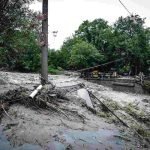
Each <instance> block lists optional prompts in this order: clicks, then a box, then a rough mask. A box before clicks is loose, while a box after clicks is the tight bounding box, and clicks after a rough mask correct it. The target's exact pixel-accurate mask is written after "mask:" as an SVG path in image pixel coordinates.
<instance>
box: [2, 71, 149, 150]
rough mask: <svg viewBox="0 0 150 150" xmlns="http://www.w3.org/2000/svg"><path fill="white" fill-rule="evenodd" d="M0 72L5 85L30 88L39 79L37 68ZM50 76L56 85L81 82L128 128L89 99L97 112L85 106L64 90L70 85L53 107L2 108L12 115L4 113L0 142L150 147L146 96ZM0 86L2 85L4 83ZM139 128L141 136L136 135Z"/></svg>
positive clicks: (57, 146)
mask: <svg viewBox="0 0 150 150" xmlns="http://www.w3.org/2000/svg"><path fill="white" fill-rule="evenodd" d="M0 75H1V76H4V75H5V79H7V82H8V83H7V85H5V87H6V90H5V91H8V90H10V89H12V87H14V88H16V87H17V88H18V87H20V86H21V87H24V88H27V89H28V90H29V91H32V90H33V89H34V88H35V86H37V85H38V84H39V83H40V80H39V75H38V74H20V73H8V72H7V73H6V72H0ZM49 80H50V81H51V82H53V84H54V85H55V86H56V87H59V88H61V87H67V86H72V85H76V84H78V83H84V84H85V86H86V88H88V89H89V90H90V91H92V92H93V93H94V94H95V95H96V96H97V97H98V98H100V100H101V101H103V102H104V103H105V104H106V105H107V106H109V107H110V108H111V109H112V110H113V111H114V112H115V113H116V114H117V115H118V116H119V117H120V118H122V119H123V120H124V121H125V122H126V123H127V124H128V125H129V126H130V127H131V128H126V127H124V126H123V125H122V124H121V123H120V122H119V121H118V120H117V119H116V118H115V117H114V116H112V115H111V114H110V113H109V112H106V111H105V110H103V108H102V107H101V105H100V103H99V102H97V101H96V100H94V99H92V102H93V105H94V108H95V109H96V111H97V112H98V113H96V114H94V113H92V112H91V111H89V110H88V109H87V108H86V107H85V105H84V103H85V102H84V101H83V100H82V99H80V98H79V96H78V95H77V92H76V91H70V92H69V89H70V88H69V89H68V92H67V94H66V97H67V99H68V100H62V99H56V102H57V107H56V108H57V110H58V111H55V110H54V111H52V110H49V109H42V108H38V107H35V108H33V107H30V106H28V107H27V106H25V105H20V104H18V103H16V104H13V105H11V106H10V107H9V109H8V110H7V113H8V114H9V116H10V117H11V118H12V119H10V118H9V117H8V116H7V115H6V114H5V113H4V114H3V118H2V119H1V126H2V127H3V132H2V133H3V135H5V136H6V137H7V140H6V141H5V142H4V143H3V144H6V145H8V144H10V146H11V148H12V147H14V148H18V147H20V146H24V145H26V144H29V145H30V146H31V147H30V146H29V145H28V146H29V147H28V148H30V149H31V148H33V149H34V147H32V146H38V147H40V148H41V149H58V150H59V149H60V150H61V149H79V147H80V148H81V149H97V148H99V149H105V148H107V149H149V145H148V140H149V134H147V133H148V132H147V131H148V130H147V129H148V127H149V119H148V118H149V117H148V115H149V108H150V103H149V96H147V95H138V94H128V93H123V92H116V91H113V90H112V89H111V88H107V87H104V86H102V85H97V84H94V83H90V82H87V81H84V80H82V79H79V78H78V77H73V76H63V75H60V76H49ZM0 86H1V89H3V88H2V86H3V85H0ZM11 86H12V87H11ZM142 119H143V120H142ZM133 129H134V130H133ZM2 133H1V134H0V135H2ZM138 134H140V136H141V137H142V138H143V139H144V140H141V138H140V137H139V136H138ZM0 139H2V138H0ZM1 141H2V140H1ZM0 144H1V143H0ZM28 148H26V149H28Z"/></svg>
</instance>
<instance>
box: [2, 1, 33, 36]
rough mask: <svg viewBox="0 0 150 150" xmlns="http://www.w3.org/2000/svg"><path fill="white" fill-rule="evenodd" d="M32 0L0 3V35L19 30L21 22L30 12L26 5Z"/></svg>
mask: <svg viewBox="0 0 150 150" xmlns="http://www.w3.org/2000/svg"><path fill="white" fill-rule="evenodd" d="M32 1H33V0H15V1H14V0H1V1H0V33H1V34H7V32H8V31H9V30H11V29H12V30H13V29H15V28H19V27H20V26H21V25H22V24H21V22H20V20H22V19H23V18H24V17H25V16H26V15H27V14H28V13H29V12H30V11H29V9H28V7H27V4H29V3H30V2H32Z"/></svg>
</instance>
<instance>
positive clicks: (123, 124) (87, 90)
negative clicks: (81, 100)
mask: <svg viewBox="0 0 150 150" xmlns="http://www.w3.org/2000/svg"><path fill="white" fill-rule="evenodd" d="M87 91H88V90H87ZM88 92H89V94H90V95H92V96H93V97H94V98H95V99H96V100H98V101H99V102H100V103H101V104H102V105H103V106H104V107H105V108H106V109H107V110H108V111H110V112H111V113H112V114H113V115H114V116H115V117H116V118H117V119H118V120H119V121H120V122H121V123H122V124H123V125H124V126H126V127H128V128H129V126H128V125H127V124H126V123H125V122H124V121H122V120H121V119H120V118H119V117H118V116H117V115H116V114H115V113H114V112H113V111H112V110H110V109H109V108H108V107H107V106H106V105H105V104H104V103H103V102H101V100H99V99H98V98H97V97H96V96H95V95H94V94H93V93H92V92H90V91H88Z"/></svg>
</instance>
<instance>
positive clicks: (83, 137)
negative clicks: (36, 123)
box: [48, 129, 125, 150]
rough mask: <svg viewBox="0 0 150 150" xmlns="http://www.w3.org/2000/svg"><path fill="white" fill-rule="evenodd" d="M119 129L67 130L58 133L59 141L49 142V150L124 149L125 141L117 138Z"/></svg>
mask: <svg viewBox="0 0 150 150" xmlns="http://www.w3.org/2000/svg"><path fill="white" fill-rule="evenodd" d="M115 135H119V133H118V131H111V130H105V129H100V130H99V131H79V130H78V131H76V130H67V131H63V132H62V133H61V134H60V135H57V138H56V140H57V142H56V141H55V142H53V143H49V145H48V150H65V149H67V148H68V149H69V148H70V149H73V150H77V149H86V150H99V149H105V148H108V149H114V150H121V149H124V146H125V143H124V141H123V140H121V139H119V138H117V137H116V136H115Z"/></svg>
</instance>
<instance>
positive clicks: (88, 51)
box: [69, 41, 103, 69]
mask: <svg viewBox="0 0 150 150" xmlns="http://www.w3.org/2000/svg"><path fill="white" fill-rule="evenodd" d="M102 58H103V56H102V55H100V53H99V52H98V50H97V49H96V48H95V47H94V46H93V45H91V44H89V43H87V42H84V41H80V42H79V43H76V44H75V45H73V47H72V50H71V57H70V60H69V64H70V67H71V68H74V69H81V68H85V67H90V66H94V65H96V64H98V63H99V62H100V61H101V60H102Z"/></svg>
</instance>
